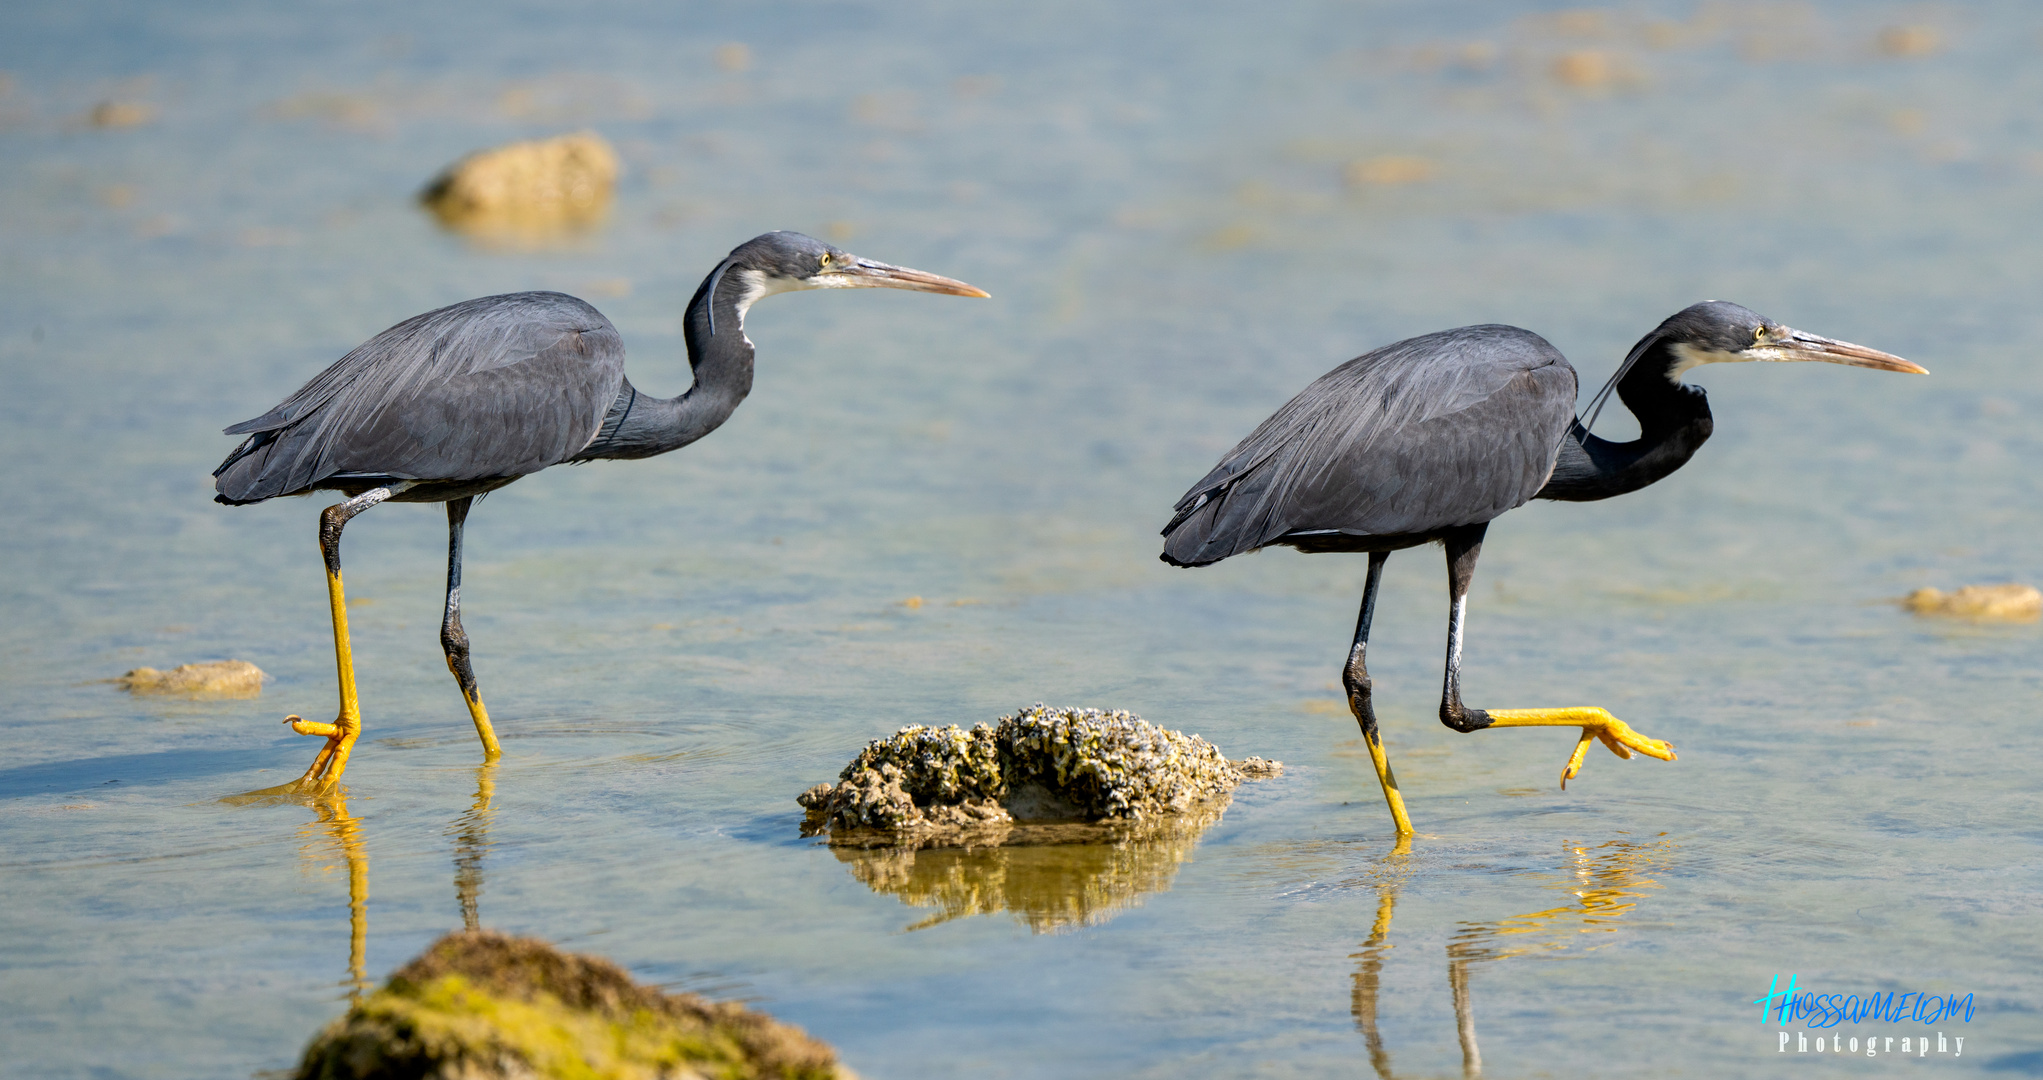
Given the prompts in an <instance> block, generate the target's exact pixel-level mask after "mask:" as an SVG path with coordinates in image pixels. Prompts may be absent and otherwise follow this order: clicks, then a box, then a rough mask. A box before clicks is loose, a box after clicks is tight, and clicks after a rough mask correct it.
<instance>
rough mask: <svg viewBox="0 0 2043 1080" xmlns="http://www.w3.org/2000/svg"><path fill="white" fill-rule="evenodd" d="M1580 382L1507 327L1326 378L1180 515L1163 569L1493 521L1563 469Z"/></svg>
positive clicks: (1361, 361) (1205, 484)
mask: <svg viewBox="0 0 2043 1080" xmlns="http://www.w3.org/2000/svg"><path fill="white" fill-rule="evenodd" d="M1575 392H1576V384H1575V372H1574V369H1573V368H1572V367H1570V366H1569V365H1568V362H1567V360H1566V359H1565V358H1563V357H1562V356H1561V354H1560V353H1559V351H1557V350H1555V349H1554V348H1553V346H1551V345H1549V344H1547V342H1546V341H1545V340H1544V339H1542V338H1540V337H1539V336H1538V335H1536V334H1533V333H1531V332H1529V331H1526V330H1521V329H1518V328H1517V327H1510V326H1470V327H1462V328H1460V329H1458V330H1448V331H1443V332H1441V333H1437V334H1428V335H1425V336H1423V337H1418V338H1412V339H1410V340H1408V341H1401V342H1398V343H1397V344H1395V345H1389V346H1385V347H1384V348H1382V349H1378V350H1376V351H1375V352H1372V353H1369V354H1367V355H1365V356H1361V357H1357V358H1356V359H1354V360H1351V361H1349V362H1348V363H1346V364H1343V365H1341V366H1340V367H1338V368H1335V369H1334V370H1333V371H1330V372H1328V373H1327V374H1326V375H1324V376H1322V377H1320V378H1319V379H1318V380H1317V381H1315V382H1314V383H1313V384H1312V385H1311V386H1308V387H1306V389H1305V390H1304V391H1303V392H1301V393H1300V394H1299V395H1298V396H1297V397H1295V398H1293V399H1291V401H1289V402H1287V403H1286V404H1285V405H1284V407H1283V408H1281V409H1279V410H1277V412H1276V413H1275V414H1274V415H1272V416H1271V417H1270V418H1269V419H1268V420H1266V421H1264V422H1263V424H1262V425H1261V426H1260V427H1258V428H1257V429H1256V430H1255V431H1254V432H1253V433H1251V434H1250V435H1249V437H1248V438H1246V439H1244V440H1242V442H1241V444H1240V445H1239V446H1237V447H1235V448H1234V450H1233V451H1231V452H1230V453H1229V454H1228V455H1227V457H1225V458H1223V459H1222V460H1221V462H1220V464H1219V465H1218V466H1217V467H1216V468H1214V470H1213V471H1212V472H1211V473H1209V474H1208V475H1207V477H1206V478H1205V479H1204V480H1201V481H1200V482H1199V483H1198V484H1195V485H1193V487H1192V489H1191V490H1190V491H1188V492H1186V493H1185V496H1184V498H1183V499H1181V500H1179V502H1178V505H1177V514H1176V516H1175V518H1174V519H1173V520H1172V522H1171V524H1170V525H1169V526H1167V527H1166V528H1165V530H1164V535H1165V536H1166V537H1168V540H1167V541H1166V544H1165V548H1164V559H1165V560H1166V561H1168V562H1172V563H1176V564H1178V565H1184V566H1198V565H1203V564H1205V563H1210V562H1216V561H1218V560H1220V559H1224V558H1226V557H1228V556H1229V555H1236V554H1240V553H1241V552H1244V551H1253V550H1255V549H1256V548H1259V547H1262V546H1264V545H1266V544H1270V543H1274V542H1277V541H1278V540H1280V539H1281V538H1283V537H1285V536H1288V535H1296V534H1301V533H1306V534H1310V533H1321V534H1341V535H1346V536H1353V537H1358V538H1366V537H1373V536H1382V537H1393V536H1395V537H1409V536H1412V535H1418V534H1425V533H1429V532H1434V531H1437V530H1440V529H1445V528H1450V527H1453V526H1455V525H1467V524H1472V523H1474V522H1478V521H1488V520H1490V519H1491V518H1494V517H1496V516H1497V515H1499V514H1502V513H1503V512H1504V511H1506V510H1509V509H1511V508H1512V507H1515V506H1519V505H1521V504H1523V503H1524V502H1525V501H1526V500H1528V499H1530V498H1531V497H1532V496H1533V494H1534V493H1535V492H1537V491H1538V490H1539V487H1540V485H1541V484H1543V483H1544V482H1545V480H1546V477H1547V474H1548V473H1550V472H1551V471H1552V470H1553V464H1554V458H1555V455H1556V454H1557V453H1558V452H1559V449H1560V440H1561V438H1562V436H1563V435H1564V434H1565V432H1566V430H1567V424H1568V421H1569V418H1570V417H1572V416H1573V415H1574V402H1575Z"/></svg>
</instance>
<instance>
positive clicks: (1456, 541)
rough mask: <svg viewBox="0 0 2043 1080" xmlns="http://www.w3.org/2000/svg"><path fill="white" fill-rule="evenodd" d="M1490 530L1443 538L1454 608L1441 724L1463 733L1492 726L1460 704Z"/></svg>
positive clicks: (1484, 526)
mask: <svg viewBox="0 0 2043 1080" xmlns="http://www.w3.org/2000/svg"><path fill="white" fill-rule="evenodd" d="M1489 527H1490V526H1489V523H1488V522H1481V523H1478V524H1475V525H1464V526H1462V527H1461V528H1458V529H1455V530H1454V531H1452V532H1450V533H1448V534H1447V535H1446V536H1444V537H1442V538H1441V542H1442V543H1443V544H1445V545H1446V547H1447V597H1448V600H1449V601H1450V602H1452V603H1453V605H1454V607H1453V611H1452V613H1451V614H1450V615H1449V616H1448V618H1447V678H1446V682H1445V685H1444V686H1442V687H1441V690H1440V722H1441V723H1443V724H1446V725H1447V726H1448V727H1451V728H1453V729H1454V730H1456V731H1460V732H1464V733H1465V732H1470V731H1479V730H1481V729H1483V728H1486V727H1489V726H1490V717H1489V714H1488V713H1485V712H1484V711H1482V710H1481V709H1470V708H1466V707H1464V706H1463V705H1462V703H1461V628H1462V623H1463V621H1464V619H1465V618H1466V616H1467V615H1468V587H1469V584H1470V583H1471V582H1473V581H1474V580H1475V571H1476V557H1477V556H1479V555H1481V554H1482V553H1483V533H1485V532H1487V531H1488V530H1489Z"/></svg>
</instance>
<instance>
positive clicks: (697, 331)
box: [577, 268, 760, 461]
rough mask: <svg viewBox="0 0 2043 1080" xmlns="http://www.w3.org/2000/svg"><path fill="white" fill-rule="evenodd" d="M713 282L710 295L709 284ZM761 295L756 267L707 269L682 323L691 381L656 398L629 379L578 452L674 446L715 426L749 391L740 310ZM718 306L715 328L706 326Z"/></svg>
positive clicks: (643, 451)
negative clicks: (680, 390) (599, 428)
mask: <svg viewBox="0 0 2043 1080" xmlns="http://www.w3.org/2000/svg"><path fill="white" fill-rule="evenodd" d="M712 283H714V284H715V286H716V289H715V295H713V296H712V295H711V292H710V286H711V284H712ZM759 295H760V288H759V278H758V275H757V274H756V272H753V271H743V270H738V269H735V268H731V269H725V270H724V272H723V273H722V274H720V275H719V274H718V273H715V272H712V273H711V274H710V276H709V277H707V278H704V279H703V281H702V285H701V286H700V287H698V288H697V289H696V290H695V298H694V299H693V300H691V301H689V304H688V313H687V314H686V315H685V316H683V318H682V323H681V334H682V337H683V338H684V339H685V340H686V341H687V343H688V366H689V367H690V368H692V369H693V370H694V372H695V384H694V385H692V386H690V387H689V388H688V392H687V393H684V394H682V395H681V396H679V397H671V398H656V397H653V396H651V395H649V394H644V393H641V392H639V391H638V390H636V389H634V388H633V387H632V385H631V383H630V382H629V381H626V382H625V384H624V389H623V391H622V392H621V393H619V394H618V396H617V401H616V403H615V404H613V405H612V406H611V407H610V415H609V416H607V417H605V418H604V421H603V430H602V431H601V432H600V433H599V434H598V435H597V436H596V439H595V440H594V441H593V442H591V443H590V444H589V448H588V449H587V450H584V451H582V453H581V454H579V455H577V459H578V460H584V461H586V460H591V459H594V458H642V457H652V456H653V455H654V454H664V453H666V452H667V451H669V450H678V449H680V448H681V447H684V446H687V445H688V444H689V443H692V442H694V441H695V440H697V439H700V438H702V437H703V436H704V435H707V434H709V433H710V432H712V431H715V430H716V429H717V428H718V427H719V426H721V425H722V424H723V422H724V421H725V420H727V419H729V418H730V415H731V413H732V412H734V411H735V410H736V409H737V407H738V403H739V402H741V401H744V400H745V395H746V394H749V393H751V392H752V342H751V340H750V339H748V338H747V337H745V311H746V309H747V308H749V307H750V306H751V303H752V301H753V300H756V299H758V297H759ZM712 311H714V312H715V320H714V325H715V328H716V332H715V333H714V334H712V333H711V332H710V327H711V322H712V320H711V315H710V313H711V312H712Z"/></svg>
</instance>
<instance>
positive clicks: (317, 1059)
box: [295, 930, 853, 1080]
mask: <svg viewBox="0 0 2043 1080" xmlns="http://www.w3.org/2000/svg"><path fill="white" fill-rule="evenodd" d="M295 1075H296V1077H297V1080H372V1078H375V1080H397V1078H406V1080H410V1078H446V1080H454V1078H460V1080H496V1078H505V1080H509V1078H513V1077H516V1078H520V1080H524V1078H535V1080H536V1078H563V1080H564V1078H569V1077H573V1078H578V1080H579V1078H587V1080H641V1078H642V1080H695V1078H703V1080H707V1078H712V1077H713V1078H716V1080H752V1078H769V1077H771V1078H781V1080H811V1078H813V1080H825V1078H844V1080H851V1078H852V1076H853V1074H852V1073H851V1071H850V1070H849V1069H846V1068H845V1067H843V1066H842V1065H840V1064H839V1063H838V1061H837V1055H836V1053H835V1052H834V1051H833V1050H831V1049H830V1047H829V1046H827V1045H825V1044H823V1043H821V1042H818V1041H816V1040H814V1039H812V1038H810V1037H809V1036H808V1035H806V1034H804V1033H803V1032H802V1031H801V1030H800V1029H799V1028H795V1027H791V1026H789V1025H786V1024H782V1023H779V1022H778V1021H775V1020H773V1019H772V1018H771V1017H768V1016H766V1015H764V1014H763V1013H757V1012H753V1011H752V1010H750V1009H747V1008H745V1007H744V1006H742V1005H738V1004H735V1003H718V1002H711V1001H706V1000H704V999H702V998H699V997H696V996H695V995H693V994H668V993H663V992H661V991H659V990H656V989H653V988H651V987H647V986H641V985H639V984H638V983H636V982H633V981H632V979H631V977H630V976H629V975H627V974H625V973H624V971H623V969H621V968H619V967H618V966H617V965H615V964H612V963H610V962H609V961H607V960H603V959H601V958H598V957H593V956H580V955H576V954H574V953H569V952H562V951H560V950H558V949H555V948H554V947H553V946H551V945H548V944H547V943H546V942H543V941H540V940H538V939H536V938H520V937H511V936H509V935H506V934H499V933H494V932H491V931H486V930H471V931H464V932H461V933H454V934H448V935H447V936H445V937H443V938H441V939H440V940H439V941H436V942H434V943H433V945H432V947H431V948H429V949H427V950H426V951H425V952H424V953H423V954H421V955H420V956H419V957H418V958H417V959H415V960H413V961H412V962H411V963H409V964H406V965H405V966H404V967H402V968H400V969H398V970H397V971H396V972H394V973H392V974H391V976H390V981H389V982H387V983H386V984H384V986H383V988H382V989H380V990H378V991H376V992H375V993H373V994H371V995H369V996H368V997H366V998H364V999H362V1000H361V1001H360V1002H358V1003H356V1004H355V1006H354V1007H353V1008H351V1009H349V1010H348V1014H347V1015H346V1016H344V1017H342V1018H340V1019H339V1020H336V1021H334V1022H333V1023H331V1024H329V1025H327V1027H326V1029H325V1030H323V1031H321V1032H320V1033H319V1034H318V1035H317V1036H315V1037H314V1038H313V1040H312V1044H311V1045H310V1046H308V1047H306V1049H305V1057H304V1059H303V1061H302V1062H300V1064H299V1066H298V1071H297V1073H296V1074H295Z"/></svg>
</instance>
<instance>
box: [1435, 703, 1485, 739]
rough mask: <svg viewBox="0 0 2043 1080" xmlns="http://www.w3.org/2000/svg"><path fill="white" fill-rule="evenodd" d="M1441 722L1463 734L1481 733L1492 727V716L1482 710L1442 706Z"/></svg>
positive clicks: (1449, 705)
mask: <svg viewBox="0 0 2043 1080" xmlns="http://www.w3.org/2000/svg"><path fill="white" fill-rule="evenodd" d="M1440 722H1441V723H1443V724H1446V725H1447V726H1448V727H1450V728H1453V729H1454V730H1456V731H1459V732H1461V733H1462V734H1463V735H1466V734H1468V733H1469V732H1471V731H1481V730H1482V729H1484V728H1486V727H1489V726H1490V714H1489V713H1486V712H1484V711H1482V710H1481V709H1470V708H1465V707H1462V706H1461V705H1459V704H1458V703H1456V704H1445V705H1442V706H1440Z"/></svg>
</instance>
